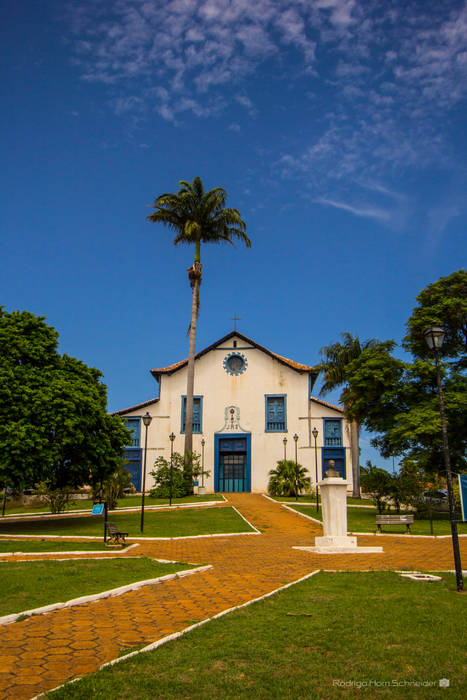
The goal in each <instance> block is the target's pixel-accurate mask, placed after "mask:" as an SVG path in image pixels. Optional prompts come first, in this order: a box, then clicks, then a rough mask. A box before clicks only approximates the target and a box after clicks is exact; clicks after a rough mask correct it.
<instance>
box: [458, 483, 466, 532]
mask: <svg viewBox="0 0 467 700" xmlns="http://www.w3.org/2000/svg"><path fill="white" fill-rule="evenodd" d="M459 491H460V492H461V510H462V520H463V521H464V522H465V521H466V520H467V474H459Z"/></svg>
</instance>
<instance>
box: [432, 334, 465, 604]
mask: <svg viewBox="0 0 467 700" xmlns="http://www.w3.org/2000/svg"><path fill="white" fill-rule="evenodd" d="M425 340H426V342H427V345H428V347H429V348H430V350H433V354H434V356H435V363H436V380H437V382H438V398H439V412H440V415H441V430H442V433H443V454H444V466H445V468H446V482H447V487H448V500H449V520H450V521H451V537H452V549H453V553H454V565H455V569H456V581H457V590H458V591H463V590H464V580H463V578H462V564H461V555H460V550H459V537H458V535H457V522H456V511H455V506H454V495H453V490H452V474H451V458H450V455H449V445H448V431H447V427H446V416H445V412H444V394H443V387H442V384H441V369H440V361H439V352H438V350H439V348H440V347H441V346H442V345H443V341H444V330H443V329H442V328H440V327H439V326H432V327H431V328H429V329H428V330H427V331H426V332H425Z"/></svg>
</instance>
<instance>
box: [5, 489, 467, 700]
mask: <svg viewBox="0 0 467 700" xmlns="http://www.w3.org/2000/svg"><path fill="white" fill-rule="evenodd" d="M227 497H228V500H229V502H230V503H231V504H232V505H234V506H236V507H237V508H238V510H239V511H240V512H241V513H242V515H243V516H244V517H245V518H246V519H247V520H249V521H250V522H251V523H252V524H253V525H255V526H256V527H257V528H258V529H259V530H260V531H261V533H262V534H261V535H238V536H230V537H212V538H198V539H185V540H172V541H159V542H146V543H144V544H143V541H141V546H140V547H137V548H135V549H134V550H131V552H130V553H131V554H133V555H134V556H141V555H143V554H144V555H147V556H150V557H154V558H161V559H170V560H177V561H182V562H190V563H196V564H211V565H212V567H213V568H211V569H209V570H208V571H205V572H201V573H199V574H194V575H192V576H187V577H185V578H179V579H174V580H171V581H167V582H164V583H162V584H158V585H154V586H146V587H144V588H142V589H140V590H138V591H134V592H131V593H126V594H124V595H121V596H118V597H115V598H107V599H104V600H101V601H96V602H93V603H88V604H84V605H79V606H75V607H73V608H68V609H64V610H58V611H55V612H51V613H47V614H44V615H38V616H33V617H30V618H28V619H26V620H24V621H22V622H15V623H12V624H10V625H6V626H3V627H0V698H2V699H3V698H5V699H6V698H17V699H24V700H27V699H28V698H31V697H33V696H35V695H37V694H39V693H41V692H44V691H46V690H50V689H51V688H54V687H56V686H58V685H60V684H61V683H64V682H65V681H66V680H69V679H71V678H74V677H78V676H82V675H84V674H87V673H90V672H92V671H95V670H96V669H98V668H99V667H100V666H101V665H102V664H103V663H105V662H106V661H110V660H111V659H114V658H116V657H117V656H119V654H121V653H122V652H124V651H125V649H131V647H134V646H137V645H141V644H149V643H151V642H154V641H156V640H157V639H160V638H161V637H164V636H166V635H167V634H170V633H172V632H176V631H179V630H182V629H184V628H186V627H188V626H189V625H191V624H193V623H194V622H195V621H196V622H197V621H201V620H203V619H206V618H208V617H211V616H213V615H215V614H217V613H219V612H221V611H223V610H226V609H227V608H230V607H232V606H235V605H241V604H242V603H246V602H247V601H248V600H251V599H253V598H257V597H258V596H261V595H264V594H266V593H268V592H270V591H273V590H275V589H276V588H278V587H280V586H282V585H284V584H286V583H289V582H291V581H295V580H297V579H299V578H301V577H302V576H304V575H306V574H308V573H310V572H312V571H315V570H316V569H338V570H344V569H345V570H353V571H361V570H368V569H375V570H382V569H399V568H401V569H402V568H417V569H420V570H437V569H438V570H445V569H452V568H453V560H452V549H451V541H450V539H449V538H447V539H437V540H432V539H428V538H415V537H405V536H402V537H391V536H383V537H374V536H359V537H358V543H359V545H362V546H365V545H366V546H371V545H374V544H375V543H377V544H378V545H382V546H383V548H384V553H383V554H351V555H329V554H326V555H318V554H311V553H309V552H303V551H299V550H296V549H292V547H293V546H294V545H296V546H310V545H313V544H314V537H315V535H320V534H321V528H320V527H319V526H318V525H315V524H314V523H313V522H312V521H309V520H307V519H305V518H303V517H301V516H299V515H297V514H295V513H292V512H290V511H288V510H286V509H285V508H282V507H281V506H280V505H279V504H277V503H274V502H272V501H270V500H268V499H266V498H264V497H263V496H260V495H255V494H227ZM375 541H376V542H375ZM461 548H462V553H463V560H464V561H466V560H467V540H466V539H465V538H463V539H461ZM84 556H92V552H91V553H89V554H88V555H84ZM62 557H63V555H62ZM52 558H53V557H52Z"/></svg>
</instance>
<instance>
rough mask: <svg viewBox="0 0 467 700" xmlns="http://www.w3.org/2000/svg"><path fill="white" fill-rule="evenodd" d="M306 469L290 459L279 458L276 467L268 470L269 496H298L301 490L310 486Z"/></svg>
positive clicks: (305, 489)
mask: <svg viewBox="0 0 467 700" xmlns="http://www.w3.org/2000/svg"><path fill="white" fill-rule="evenodd" d="M307 472H308V470H307V469H306V467H302V465H301V464H296V463H295V462H294V461H293V460H292V459H281V460H279V461H278V462H277V467H276V468H275V469H271V471H270V472H269V485H268V491H269V493H270V494H271V496H294V497H295V498H296V497H298V494H299V493H300V492H301V491H307V490H309V488H310V477H308V476H307Z"/></svg>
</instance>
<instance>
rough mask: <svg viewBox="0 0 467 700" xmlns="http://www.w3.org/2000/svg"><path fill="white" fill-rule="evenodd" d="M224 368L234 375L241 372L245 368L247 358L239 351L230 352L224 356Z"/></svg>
mask: <svg viewBox="0 0 467 700" xmlns="http://www.w3.org/2000/svg"><path fill="white" fill-rule="evenodd" d="M223 364H224V369H225V371H226V372H227V374H232V375H234V376H236V375H238V374H243V372H244V371H245V370H246V368H247V364H248V363H247V359H246V357H245V355H243V353H241V352H231V353H229V354H228V355H227V356H226V357H224V362H223Z"/></svg>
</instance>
